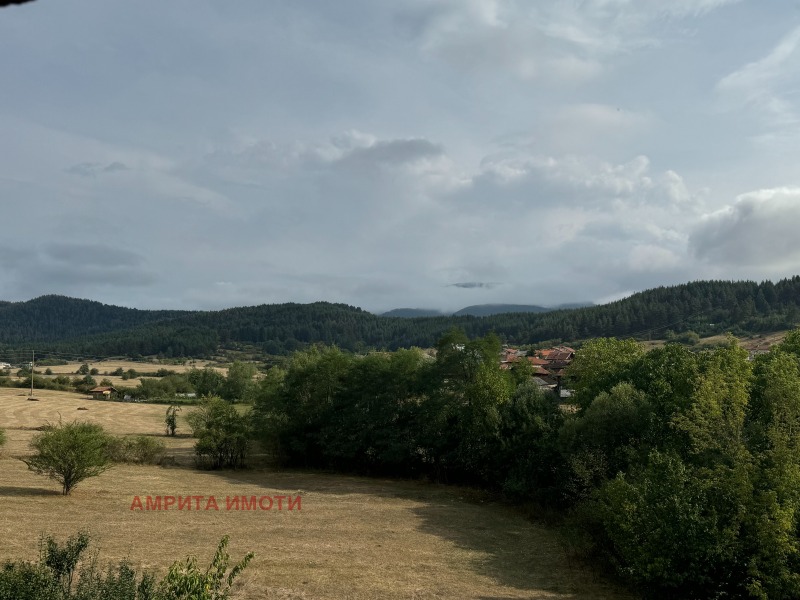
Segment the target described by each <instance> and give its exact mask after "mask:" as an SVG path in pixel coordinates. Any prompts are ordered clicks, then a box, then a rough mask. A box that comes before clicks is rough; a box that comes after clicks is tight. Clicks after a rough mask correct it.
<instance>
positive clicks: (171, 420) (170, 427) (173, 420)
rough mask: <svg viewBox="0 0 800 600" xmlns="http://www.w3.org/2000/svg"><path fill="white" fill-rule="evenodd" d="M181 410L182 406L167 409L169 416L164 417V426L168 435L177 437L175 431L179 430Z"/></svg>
mask: <svg viewBox="0 0 800 600" xmlns="http://www.w3.org/2000/svg"><path fill="white" fill-rule="evenodd" d="M180 410H181V407H180V406H170V407H169V408H167V414H166V416H165V417H164V424H165V425H166V426H167V435H171V436H174V435H175V431H176V430H177V429H178V412H179V411H180Z"/></svg>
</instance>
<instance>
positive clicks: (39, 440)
mask: <svg viewBox="0 0 800 600" xmlns="http://www.w3.org/2000/svg"><path fill="white" fill-rule="evenodd" d="M108 444H109V436H108V435H107V434H106V433H105V431H104V430H103V428H102V427H101V426H100V425H97V424H95V423H80V422H73V423H59V424H58V425H50V426H48V427H47V429H45V431H43V432H42V433H40V434H38V435H37V436H35V437H34V438H33V440H32V441H31V449H32V450H33V452H34V454H33V456H31V457H30V458H25V459H22V460H23V462H25V464H26V465H28V468H29V469H30V470H31V471H33V472H35V473H38V474H39V475H46V476H47V477H49V478H50V479H53V480H55V481H57V482H58V483H60V484H61V491H62V493H63V494H64V495H68V494H69V493H70V492H71V491H72V489H73V488H74V487H75V486H76V485H77V484H79V483H80V482H81V481H83V480H84V479H87V478H89V477H96V476H97V475H100V474H101V473H103V472H105V471H107V470H108V469H110V468H111V460H110V458H109V455H108Z"/></svg>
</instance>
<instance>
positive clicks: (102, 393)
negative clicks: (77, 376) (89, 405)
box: [89, 385, 117, 400]
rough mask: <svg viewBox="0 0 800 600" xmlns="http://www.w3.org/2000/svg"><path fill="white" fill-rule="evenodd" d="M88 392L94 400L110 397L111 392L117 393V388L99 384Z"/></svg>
mask: <svg viewBox="0 0 800 600" xmlns="http://www.w3.org/2000/svg"><path fill="white" fill-rule="evenodd" d="M89 393H90V394H91V395H92V398H94V399H95V400H108V399H110V398H111V395H112V394H116V393H117V390H116V388H113V387H111V386H110V385H100V386H97V387H94V388H92V389H90V390H89Z"/></svg>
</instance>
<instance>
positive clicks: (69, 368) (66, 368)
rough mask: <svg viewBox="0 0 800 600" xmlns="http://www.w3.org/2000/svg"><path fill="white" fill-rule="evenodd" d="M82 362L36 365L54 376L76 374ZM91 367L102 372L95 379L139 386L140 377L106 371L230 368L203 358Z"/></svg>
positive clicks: (98, 363) (106, 363)
mask: <svg viewBox="0 0 800 600" xmlns="http://www.w3.org/2000/svg"><path fill="white" fill-rule="evenodd" d="M81 364H82V363H80V362H71V363H69V364H66V365H56V366H52V367H39V366H37V367H36V370H37V371H42V372H44V370H45V369H50V370H51V371H52V372H53V376H56V375H64V374H66V375H70V376H75V373H76V372H77V371H78V369H79V368H80V366H81ZM88 364H89V368H92V369H97V370H98V371H99V372H100V374H99V375H95V376H94V377H95V379H97V381H98V382H99V381H100V380H101V379H109V380H110V381H111V384H112V385H114V386H129V387H133V386H137V385H139V378H133V379H127V380H126V379H122V377H118V376H116V375H106V373H113V372H114V371H116V370H117V369H120V368H121V369H122V370H123V371H127V370H128V369H134V370H135V371H138V372H139V373H154V372H156V371H158V370H159V369H168V370H170V371H175V372H176V373H185V372H186V371H190V370H191V369H204V368H206V367H210V368H212V369H214V370H215V371H217V372H219V373H222V374H223V375H227V374H228V369H227V368H225V367H219V366H217V365H215V364H213V363H209V362H206V361H203V360H198V361H191V362H187V363H186V364H185V365H168V364H163V365H162V364H159V363H157V362H148V361H133V360H98V361H94V362H89V363H88Z"/></svg>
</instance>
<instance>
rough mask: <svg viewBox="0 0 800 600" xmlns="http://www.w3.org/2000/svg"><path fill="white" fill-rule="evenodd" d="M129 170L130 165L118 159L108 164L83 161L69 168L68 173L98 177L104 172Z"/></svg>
mask: <svg viewBox="0 0 800 600" xmlns="http://www.w3.org/2000/svg"><path fill="white" fill-rule="evenodd" d="M129 170H130V169H129V167H127V166H126V165H125V164H124V163H121V162H118V161H114V162H112V163H109V164H106V165H104V164H102V163H96V162H82V163H78V164H76V165H73V166H71V167H70V168H68V169H67V173H69V174H70V175H78V176H80V177H97V176H98V175H102V174H103V173H107V174H108V173H118V172H120V171H129Z"/></svg>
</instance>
